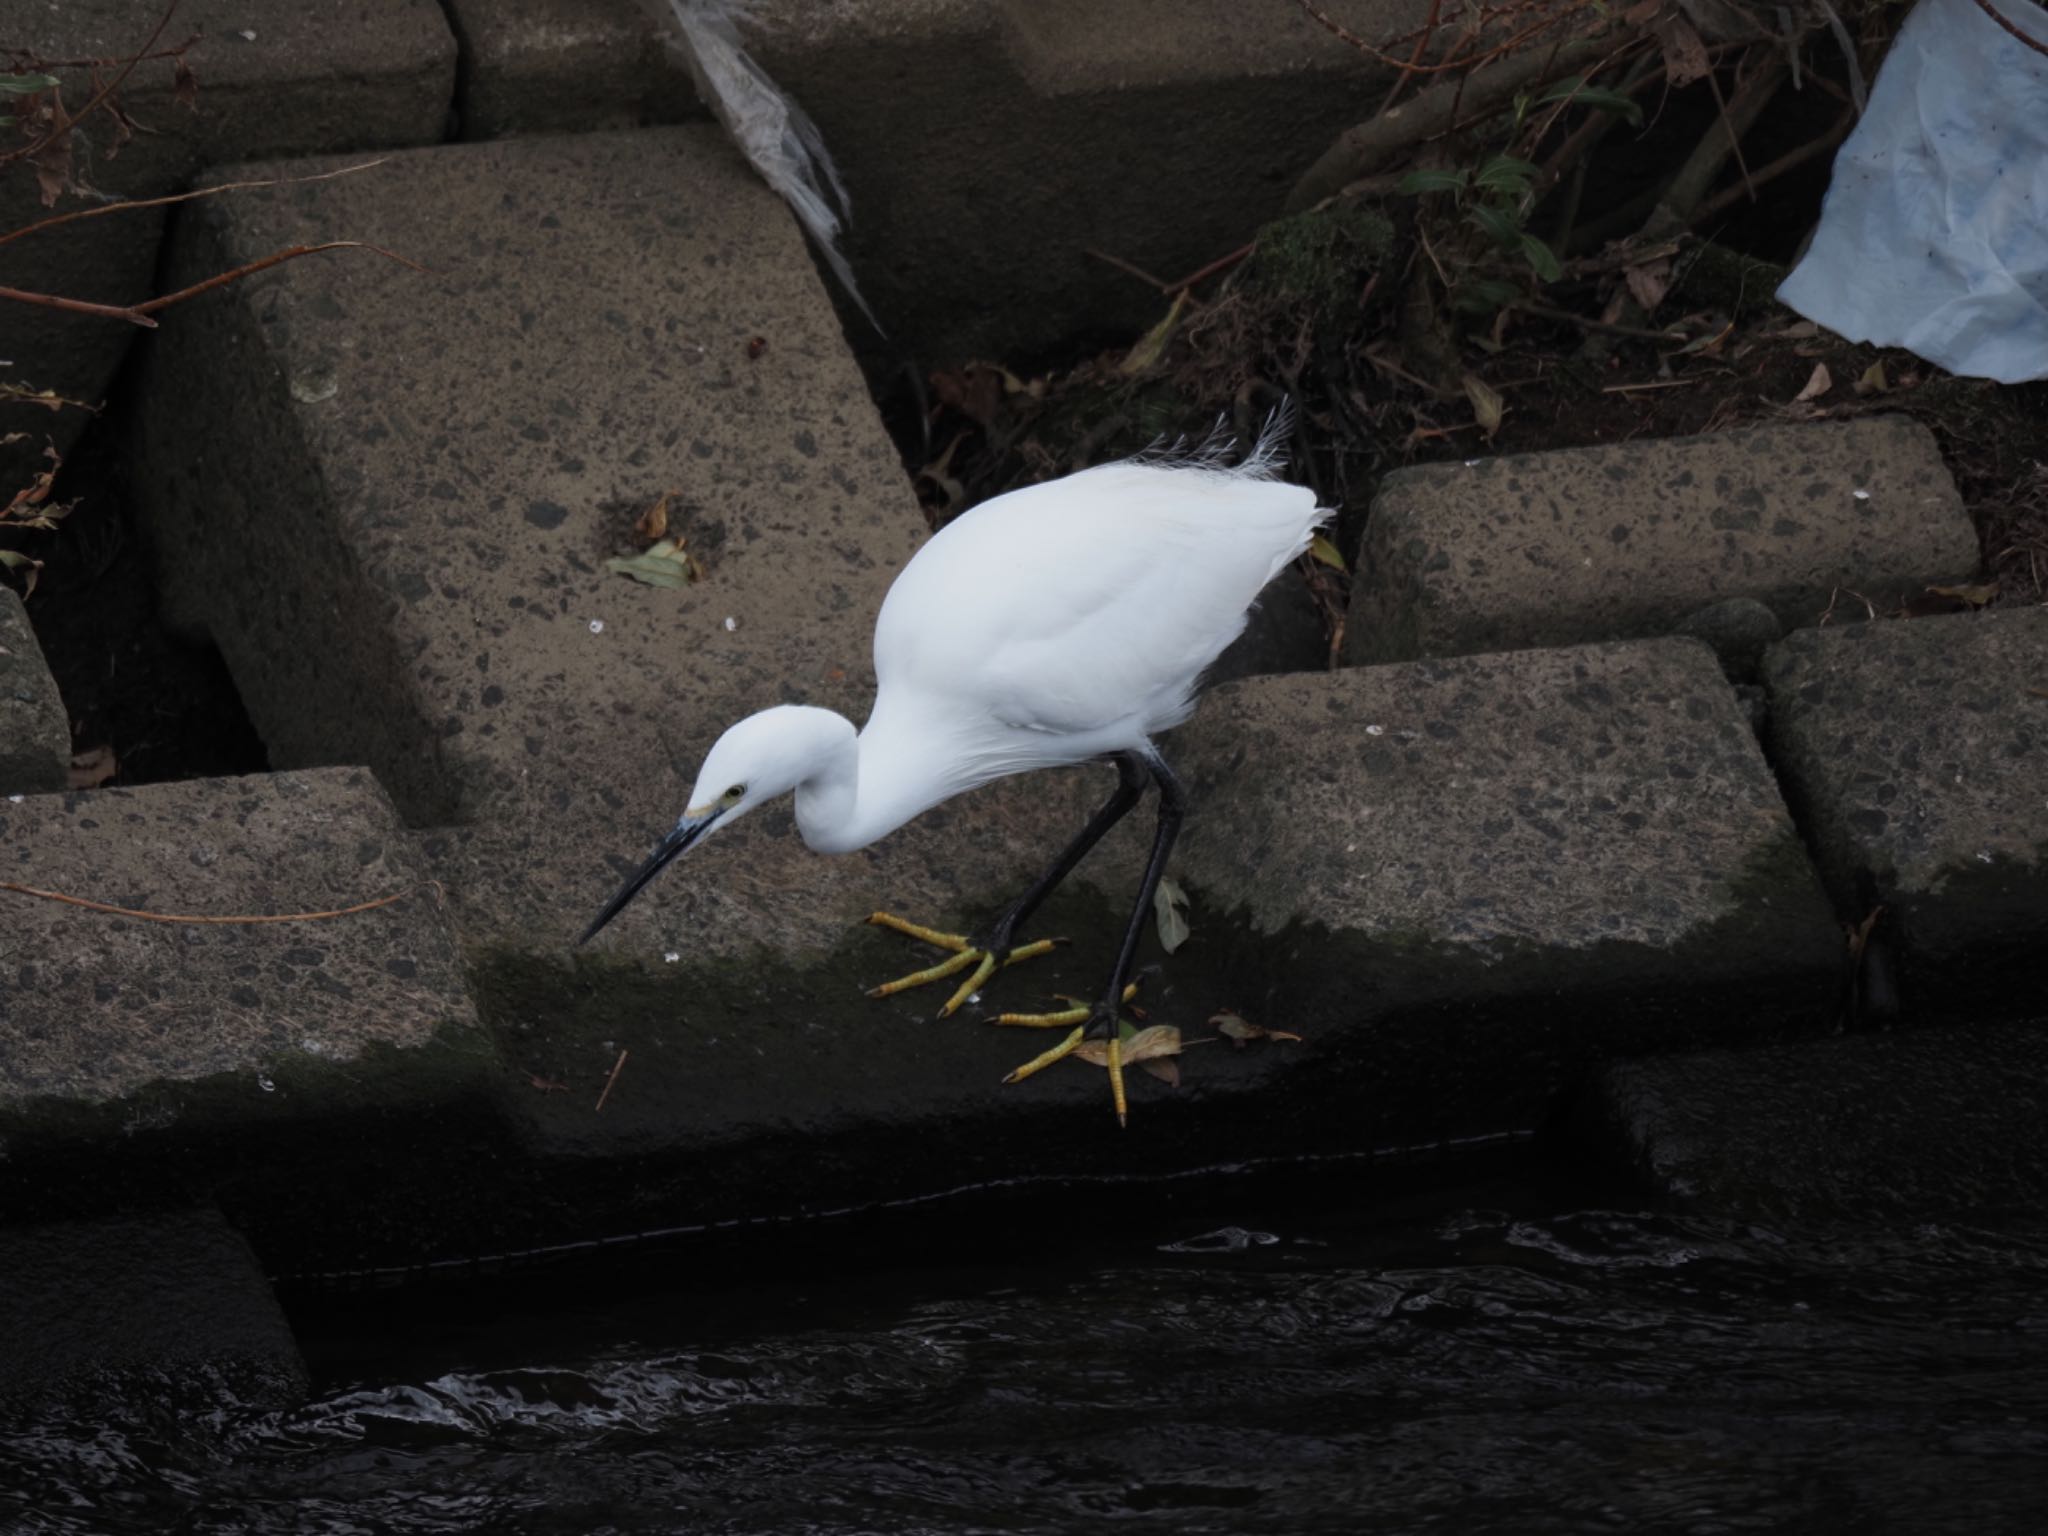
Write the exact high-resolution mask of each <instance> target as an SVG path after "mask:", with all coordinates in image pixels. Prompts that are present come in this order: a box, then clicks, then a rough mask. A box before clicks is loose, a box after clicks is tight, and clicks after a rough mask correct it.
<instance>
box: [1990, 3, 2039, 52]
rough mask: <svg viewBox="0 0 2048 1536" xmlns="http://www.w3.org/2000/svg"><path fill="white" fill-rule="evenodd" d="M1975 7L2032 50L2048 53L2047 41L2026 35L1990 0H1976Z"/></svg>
mask: <svg viewBox="0 0 2048 1536" xmlns="http://www.w3.org/2000/svg"><path fill="white" fill-rule="evenodd" d="M1977 9H1978V10H1980V11H1982V12H1983V13H1984V14H1985V15H1986V16H1989V17H1990V18H1991V19H1992V20H1993V21H1995V22H1997V23H1998V24H1999V25H2000V26H2001V27H2003V28H2005V30H2006V31H2008V32H2010V33H2011V34H2012V35H2013V36H2014V37H2016V38H2018V39H2019V40H2020V41H2021V42H2023V43H2025V44H2026V45H2027V46H2028V47H2029V48H2031V49H2033V50H2034V52H2036V53H2043V54H2048V43H2044V42H2042V41H2041V40H2040V39H2039V38H2035V37H2029V36H2027V34H2026V33H2024V32H2022V31H2021V30H2020V29H2019V26H2018V25H2017V24H2016V23H2014V22H2011V21H2008V20H2007V19H2006V18H2005V17H2004V16H2003V15H2001V14H2000V13H1999V11H1998V8H1997V7H1996V6H1994V5H1993V4H1992V3H1991V0H1977Z"/></svg>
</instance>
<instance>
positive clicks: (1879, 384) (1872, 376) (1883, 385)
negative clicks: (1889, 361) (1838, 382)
mask: <svg viewBox="0 0 2048 1536" xmlns="http://www.w3.org/2000/svg"><path fill="white" fill-rule="evenodd" d="M1850 387H1851V388H1852V389H1854V390H1855V391H1856V393H1857V394H1859V395H1881V394H1883V393H1884V392H1885V391H1886V390H1887V389H1889V388H1891V382H1890V381H1889V380H1888V379H1886V378H1885V376H1884V359H1883V358H1879V359H1878V360H1877V361H1876V362H1874V363H1872V364H1871V365H1870V366H1869V367H1868V368H1866V369H1864V370H1863V377H1862V378H1860V379H1858V380H1857V381H1856V382H1855V383H1854V384H1853V385H1851V386H1850Z"/></svg>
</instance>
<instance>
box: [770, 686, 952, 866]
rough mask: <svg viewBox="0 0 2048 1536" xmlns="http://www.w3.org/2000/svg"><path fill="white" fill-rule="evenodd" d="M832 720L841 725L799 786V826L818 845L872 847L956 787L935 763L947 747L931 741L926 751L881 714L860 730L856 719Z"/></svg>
mask: <svg viewBox="0 0 2048 1536" xmlns="http://www.w3.org/2000/svg"><path fill="white" fill-rule="evenodd" d="M821 713H822V711H821ZM832 719H833V720H834V721H836V722H837V725H838V727H839V728H840V729H838V730H835V731H834V732H833V739H832V740H831V741H830V742H829V743H821V744H820V749H819V752H818V754H817V757H816V762H817V766H816V767H815V768H814V769H813V770H812V771H811V773H810V774H809V776H808V777H806V778H805V779H803V780H802V781H801V782H800V783H799V784H798V785H797V787H796V825H797V830H798V831H799V832H801V833H802V834H803V839H804V841H805V843H807V844H809V845H810V846H811V847H812V848H815V849H816V850H817V851H818V852H820V853H851V852H852V851H853V850H854V849H856V848H865V847H867V845H868V844H869V843H872V842H875V841H876V840H878V839H880V838H884V837H887V836H888V835H889V834H890V833H891V832H894V831H895V830H896V829H897V828H898V827H900V826H902V825H903V824H904V823H905V822H907V821H909V820H910V819H911V818H912V817H914V816H916V815H918V813H919V812H921V811H926V810H929V809H930V808H931V807H932V806H934V805H937V804H938V803H939V802H940V801H941V800H944V799H946V798H947V797H948V796H949V795H951V794H953V793H955V792H956V788H957V786H953V785H950V784H949V783H947V782H945V778H944V775H943V774H941V773H939V772H937V771H936V770H935V767H934V764H935V762H937V761H939V760H940V759H942V757H943V754H941V753H937V752H935V751H933V750H930V747H931V744H930V743H926V744H925V749H924V750H920V747H919V744H918V742H917V739H916V733H915V732H904V731H892V730H890V729H889V728H888V726H887V722H886V721H884V720H883V719H882V718H881V717H880V716H879V715H877V716H876V717H874V718H871V719H870V720H869V721H868V723H867V727H866V728H865V729H864V730H862V731H861V732H860V733H859V734H858V735H856V734H855V733H854V729H853V725H852V723H851V722H850V721H848V720H845V719H844V718H842V717H840V716H837V715H834V716H832ZM842 732H843V734H842Z"/></svg>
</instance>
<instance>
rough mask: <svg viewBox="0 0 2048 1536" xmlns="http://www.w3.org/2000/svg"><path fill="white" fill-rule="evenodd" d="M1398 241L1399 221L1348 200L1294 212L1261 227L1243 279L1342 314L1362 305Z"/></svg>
mask: <svg viewBox="0 0 2048 1536" xmlns="http://www.w3.org/2000/svg"><path fill="white" fill-rule="evenodd" d="M1393 244H1394V226H1393V224H1392V223H1390V222H1389V221H1388V219H1387V218H1386V217H1385V215H1383V214H1381V213H1378V212H1377V211H1375V210H1373V209H1370V208H1364V207H1359V206H1357V205H1355V204H1347V205H1341V206H1333V207H1330V208H1322V209H1315V210H1312V211H1310V212H1308V213H1297V214H1292V215H1290V216H1289V217H1287V218H1284V219H1275V220H1274V221H1273V222H1272V223H1271V224H1268V225H1266V226H1265V227H1264V228H1262V229H1261V230H1260V231H1259V235H1258V248H1257V249H1256V250H1255V251H1254V252H1253V253H1252V257H1251V259H1250V261H1248V262H1247V263H1246V265H1245V271H1244V279H1243V281H1244V283H1245V285H1246V287H1248V288H1250V289H1252V290H1253V291H1255V292H1257V293H1260V294H1264V295H1267V296H1270V297H1272V298H1275V299H1279V300H1282V301H1285V302H1287V303H1292V304H1302V305H1305V306H1307V307H1308V308H1310V309H1312V310H1314V311H1315V312H1317V313H1318V314H1342V313H1346V312H1349V311H1350V310H1352V309H1355V308H1356V306H1357V303H1358V294H1359V289H1360V287H1361V286H1362V285H1363V283H1364V281H1365V279H1366V277H1367V276H1368V275H1369V274H1370V273H1372V272H1375V271H1377V270H1378V269H1379V266H1380V264H1381V263H1382V262H1384V261H1385V260H1386V259H1387V253H1388V252H1389V251H1390V250H1391V249H1392V248H1393Z"/></svg>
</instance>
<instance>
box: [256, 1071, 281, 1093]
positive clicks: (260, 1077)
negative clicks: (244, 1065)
mask: <svg viewBox="0 0 2048 1536" xmlns="http://www.w3.org/2000/svg"><path fill="white" fill-rule="evenodd" d="M256 1086H257V1087H258V1088H261V1089H262V1090H263V1091H264V1092H265V1093H275V1092H277V1084H275V1083H273V1082H272V1081H271V1080H270V1078H269V1076H268V1074H266V1073H262V1072H258V1073H257V1074H256Z"/></svg>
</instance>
